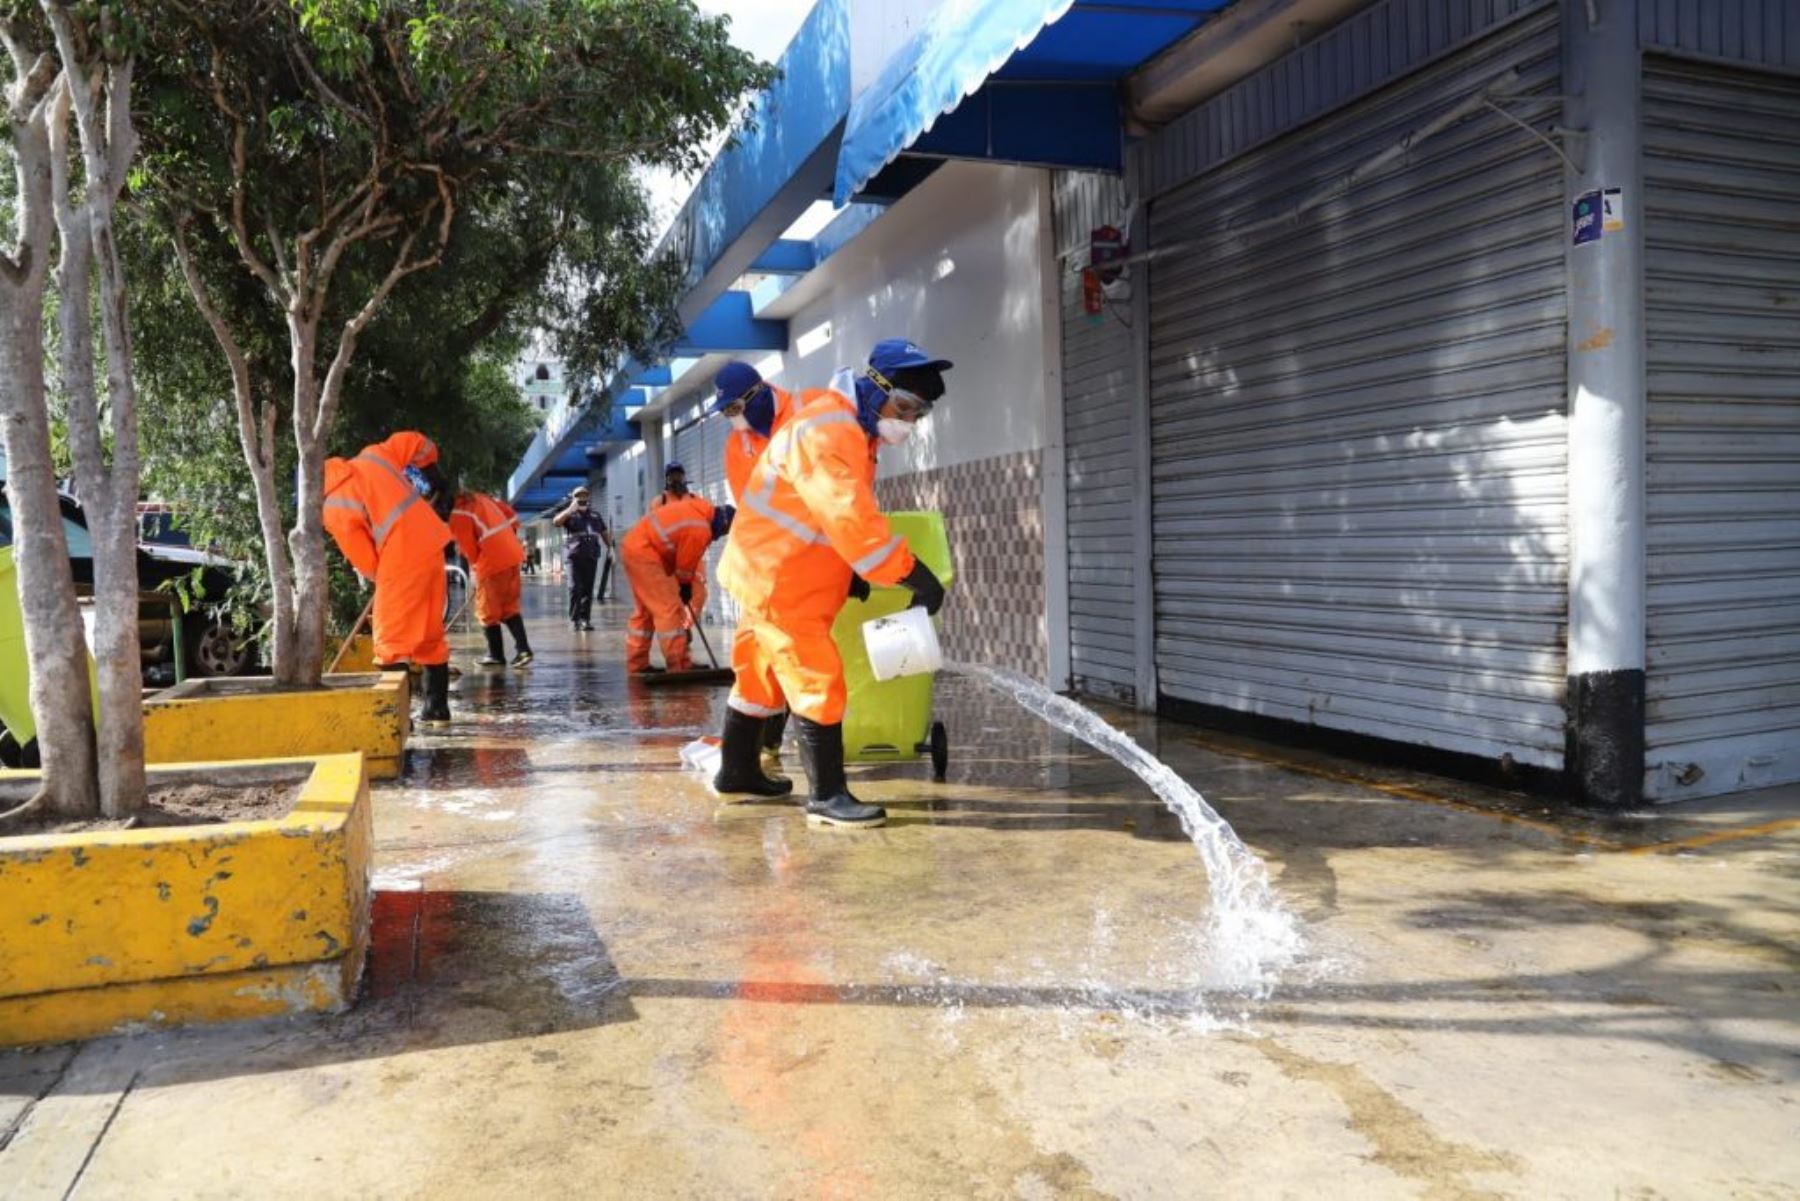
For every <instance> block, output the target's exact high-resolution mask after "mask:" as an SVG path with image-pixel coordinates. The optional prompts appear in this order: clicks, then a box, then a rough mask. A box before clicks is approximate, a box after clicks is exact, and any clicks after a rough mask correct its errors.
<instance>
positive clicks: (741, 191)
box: [660, 0, 850, 322]
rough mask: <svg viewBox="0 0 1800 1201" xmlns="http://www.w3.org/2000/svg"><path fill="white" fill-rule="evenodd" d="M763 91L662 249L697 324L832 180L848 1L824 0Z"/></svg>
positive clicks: (845, 94)
mask: <svg viewBox="0 0 1800 1201" xmlns="http://www.w3.org/2000/svg"><path fill="white" fill-rule="evenodd" d="M776 66H777V68H778V69H779V72H780V74H779V77H778V78H777V79H776V81H775V83H774V84H772V85H771V86H770V87H769V89H768V90H767V91H765V92H763V93H762V94H761V95H759V96H758V97H757V98H756V101H755V105H754V110H753V117H754V120H753V122H752V123H751V124H750V125H748V126H747V127H744V128H740V129H739V130H738V131H737V134H736V138H735V140H734V142H733V144H732V146H731V148H730V149H729V150H727V151H725V152H724V153H723V154H721V155H720V156H719V157H718V158H716V159H714V160H713V162H712V165H711V166H710V167H708V168H707V169H706V173H705V174H704V175H702V176H701V178H700V182H699V184H697V185H696V186H695V188H694V192H693V195H691V196H689V197H688V201H687V203H686V204H685V205H684V206H682V209H681V212H680V213H679V214H677V216H676V218H675V222H674V224H673V225H671V226H670V228H669V232H668V235H667V236H666V237H665V238H664V239H663V243H662V246H661V247H660V249H661V250H662V251H665V252H667V251H672V252H674V254H675V255H676V257H677V258H678V259H679V260H680V261H681V263H682V264H683V266H684V268H685V276H684V282H685V283H686V284H687V293H686V295H685V296H684V297H683V299H682V301H681V302H680V304H679V305H678V306H677V312H678V313H679V315H680V317H681V319H682V320H683V321H684V322H691V321H693V320H694V319H695V318H696V317H698V316H699V315H700V314H701V313H703V312H704V311H705V310H706V308H707V306H709V305H711V304H712V302H713V301H714V300H716V299H717V298H718V297H719V295H720V294H721V293H723V292H724V291H725V290H726V289H727V288H729V287H730V286H731V284H732V281H734V280H736V279H737V278H738V276H740V275H742V274H744V272H746V271H747V270H749V269H750V267H751V264H752V263H754V262H755V261H756V259H757V258H758V257H759V256H760V255H761V254H762V252H763V251H764V250H765V249H766V248H767V247H768V246H769V245H770V244H771V243H772V242H774V241H775V240H776V239H777V238H779V237H780V236H781V235H782V233H783V232H784V231H785V230H786V229H787V228H788V226H790V225H792V224H793V223H794V221H795V220H796V219H798V218H799V216H800V214H802V213H803V212H805V211H806V208H807V206H808V205H810V204H811V203H812V201H813V199H814V197H816V196H817V195H818V194H819V193H820V191H822V190H823V189H825V188H828V187H829V186H830V185H831V175H832V171H833V170H834V169H835V167H836V165H837V150H838V139H839V136H840V135H841V133H842V129H843V123H844V117H845V115H846V114H847V113H848V112H849V111H850V2H849V0H819V3H818V4H817V5H816V6H815V7H814V8H813V10H812V12H811V13H809V14H808V15H807V18H806V20H805V22H803V23H802V24H801V26H800V31H799V32H798V33H797V34H795V35H794V40H793V41H792V42H791V43H790V44H789V45H788V48H787V51H786V52H785V53H784V54H783V55H782V56H781V61H780V62H779V63H777V64H776Z"/></svg>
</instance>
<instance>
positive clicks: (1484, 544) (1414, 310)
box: [1071, 10, 1568, 767]
mask: <svg viewBox="0 0 1800 1201" xmlns="http://www.w3.org/2000/svg"><path fill="white" fill-rule="evenodd" d="M1559 55H1560V51H1559V48H1558V29H1557V16H1556V13H1555V12H1554V11H1553V10H1552V11H1545V12H1540V13H1538V14H1535V15H1533V16H1531V17H1528V18H1525V19H1523V20H1521V21H1518V22H1516V23H1514V24H1513V25H1511V26H1508V27H1507V28H1505V29H1503V30H1501V31H1499V32H1497V33H1495V34H1494V35H1492V36H1490V37H1489V38H1487V39H1484V40H1483V41H1481V42H1479V43H1476V44H1475V45H1474V46H1472V47H1470V48H1469V49H1467V50H1465V51H1463V52H1461V53H1459V54H1457V55H1455V56H1453V57H1451V58H1449V59H1447V60H1444V61H1442V62H1440V63H1438V64H1437V65H1435V66H1432V67H1430V68H1427V69H1426V70H1424V71H1421V72H1419V73H1417V74H1415V75H1413V76H1411V77H1409V78H1408V79H1406V80H1403V81H1401V82H1400V83H1397V84H1395V85H1393V86H1391V87H1389V88H1387V89H1385V90H1384V91H1381V92H1379V93H1376V94H1375V95H1373V96H1371V97H1369V98H1368V99H1366V100H1364V101H1361V102H1359V103H1357V104H1356V105H1354V106H1352V107H1351V108H1349V109H1347V110H1344V111H1341V112H1339V113H1337V114H1335V115H1333V116H1331V117H1328V118H1326V119H1324V120H1321V121H1319V122H1317V123H1315V124H1313V125H1311V126H1308V127H1306V128H1305V129H1302V130H1300V131H1299V132H1297V133H1295V134H1292V135H1290V136H1288V137H1286V138H1284V139H1282V140H1281V141H1279V142H1276V143H1274V144H1272V145H1270V146H1268V147H1265V148H1263V149H1261V150H1258V151H1255V152H1253V153H1252V154H1250V155H1247V156H1245V157H1243V158H1241V159H1238V160H1236V161H1234V162H1232V163H1230V164H1227V165H1226V166H1224V167H1222V168H1220V169H1219V170H1217V171H1215V172H1213V173H1211V174H1210V175H1208V176H1206V177H1203V178H1202V179H1200V180H1198V181H1196V182H1194V183H1192V184H1189V185H1187V186H1186V187H1184V188H1182V189H1181V190H1179V191H1176V192H1173V193H1170V194H1169V195H1168V196H1167V197H1165V198H1163V199H1162V200H1160V201H1158V203H1157V204H1156V205H1155V206H1154V207H1153V208H1152V210H1151V240H1152V245H1153V246H1168V245H1173V244H1178V243H1188V242H1195V243H1197V245H1196V246H1194V247H1193V248H1191V249H1188V250H1184V251H1182V252H1180V253H1179V254H1177V255H1175V256H1172V257H1170V258H1165V259H1159V260H1157V261H1156V262H1155V263H1154V264H1153V266H1152V268H1151V315H1152V321H1151V421H1152V436H1153V448H1154V449H1153V461H1154V465H1155V468H1154V481H1155V490H1154V496H1155V526H1156V543H1155V553H1156V572H1155V578H1156V622H1157V627H1156V656H1157V670H1158V673H1159V680H1160V682H1161V684H1160V686H1161V691H1162V692H1163V694H1164V695H1166V696H1168V697H1171V698H1175V699H1178V700H1183V701H1190V702H1197V703H1201V704H1206V705H1214V706H1222V707H1224V708H1228V709H1234V710H1240V711H1246V712H1253V713H1258V714H1263V715H1266V716H1272V717H1278V718H1286V719H1289V720H1294V721H1300V722H1307V723H1313V724H1317V725H1320V726H1328V727H1332V728H1335V729H1342V730H1349V731H1355V732H1358V733H1364V734H1371V735H1376V736H1379V737H1383V738H1390V739H1397V740H1401V741H1408V742H1415V743H1422V744H1425V745H1429V746H1433V747H1438V748H1443V749H1447V750H1452V751H1460V752H1466V753H1472V754H1478V755H1483V756H1488V757H1499V756H1503V755H1510V756H1512V757H1513V758H1514V759H1516V760H1518V761H1520V762H1523V763H1529V764H1534V765H1539V766H1546V767H1560V766H1561V765H1562V761H1563V746H1564V713H1563V694H1564V688H1565V669H1564V663H1565V659H1564V641H1565V634H1564V630H1565V623H1566V612H1567V573H1568V547H1567V533H1566V530H1567V523H1566V508H1567V499H1566V490H1567V483H1566V475H1565V462H1566V444H1565V440H1566V433H1567V423H1566V406H1565V403H1564V393H1565V390H1566V389H1565V376H1564V372H1565V368H1564V357H1563V348H1564V344H1565V312H1566V304H1565V300H1564V282H1563V246H1562V242H1563V234H1562V225H1563V222H1562V211H1561V210H1562V181H1561V170H1560V164H1559V163H1558V162H1557V160H1556V159H1555V157H1554V156H1552V155H1551V154H1550V153H1549V152H1548V151H1547V150H1546V149H1545V148H1544V147H1543V146H1542V145H1540V144H1538V143H1536V142H1534V141H1533V140H1532V139H1530V138H1529V137H1527V136H1525V135H1524V134H1523V133H1522V132H1521V131H1519V130H1518V129H1516V128H1515V127H1512V126H1510V125H1509V124H1508V123H1506V122H1505V121H1504V120H1502V119H1501V118H1499V117H1498V116H1495V115H1493V114H1482V115H1478V116H1476V117H1474V118H1471V119H1469V120H1467V121H1464V122H1462V123H1460V124H1458V125H1455V126H1453V127H1451V128H1450V129H1448V130H1446V131H1444V132H1443V133H1440V134H1439V135H1437V136H1436V137H1434V138H1432V139H1430V140H1428V141H1426V142H1424V143H1422V144H1420V145H1419V146H1418V147H1416V148H1415V149H1414V150H1413V152H1412V153H1411V155H1410V156H1409V159H1408V160H1406V161H1402V162H1399V163H1396V164H1394V165H1393V166H1391V167H1389V168H1388V169H1386V170H1384V171H1383V172H1381V173H1380V174H1378V175H1375V176H1372V177H1370V178H1369V179H1367V180H1365V181H1363V182H1362V183H1361V184H1359V185H1358V186H1357V187H1356V189H1355V190H1354V191H1352V192H1351V193H1350V194H1348V195H1347V196H1344V197H1341V198H1339V199H1336V200H1333V201H1331V202H1330V203H1328V204H1326V205H1325V206H1323V207H1321V208H1319V209H1317V210H1315V211H1314V212H1312V213H1311V214H1309V215H1307V216H1306V217H1304V218H1302V219H1300V220H1299V221H1297V222H1293V223H1281V224H1278V225H1275V226H1272V227H1265V228H1262V229H1260V230H1254V231H1252V232H1249V233H1247V234H1233V233H1231V232H1229V231H1230V229H1231V228H1232V227H1233V226H1246V225H1250V224H1251V223H1253V222H1256V221H1259V220H1261V219H1262V218H1265V217H1268V216H1271V215H1274V214H1278V213H1281V212H1284V211H1286V210H1287V209H1288V208H1290V207H1291V206H1292V205H1293V204H1294V203H1296V202H1297V201H1298V200H1300V199H1301V198H1303V197H1306V196H1308V195H1310V194H1313V193H1315V192H1317V191H1318V190H1320V189H1321V188H1322V187H1325V186H1327V185H1329V184H1331V183H1333V182H1335V181H1337V180H1338V179H1340V178H1342V177H1343V176H1344V175H1345V174H1346V173H1347V172H1348V171H1349V170H1351V169H1352V168H1353V167H1355V166H1357V165H1359V164H1360V163H1362V162H1364V161H1366V160H1368V159H1369V158H1371V157H1372V156H1373V155H1374V154H1376V153H1378V152H1379V151H1381V150H1384V149H1386V148H1387V147H1389V146H1391V145H1393V144H1394V143H1396V142H1397V141H1399V140H1400V139H1401V138H1402V137H1403V136H1405V135H1406V134H1407V133H1409V132H1410V131H1412V130H1415V129H1417V128H1419V127H1420V126H1422V125H1424V124H1425V123H1426V122H1427V121H1429V120H1430V119H1431V118H1432V117H1433V116H1434V115H1435V114H1436V113H1438V112H1441V111H1442V110H1443V109H1444V108H1447V107H1448V106H1449V105H1451V104H1453V103H1455V102H1456V101H1457V100H1459V99H1460V98H1461V97H1463V96H1465V95H1467V94H1469V93H1471V92H1474V91H1477V90H1479V89H1481V88H1483V87H1485V86H1487V85H1488V84H1489V83H1490V82H1491V81H1492V80H1493V79H1494V78H1496V77H1497V76H1499V75H1500V74H1501V73H1502V72H1504V71H1505V70H1506V69H1508V68H1509V67H1516V68H1517V69H1518V70H1519V71H1520V73H1521V75H1522V77H1523V80H1524V82H1523V83H1522V84H1521V90H1527V89H1528V90H1531V91H1534V92H1539V93H1544V94H1554V93H1556V92H1557V91H1558V76H1559ZM1519 111H1520V112H1523V113H1527V114H1531V115H1534V116H1540V115H1541V116H1542V117H1543V119H1545V120H1548V116H1549V114H1550V113H1551V112H1553V111H1554V109H1553V107H1552V106H1549V105H1542V106H1537V107H1535V108H1526V109H1520V110H1519ZM1222 231H1223V232H1222ZM1071 408H1073V406H1071ZM1071 443H1073V436H1072V435H1071Z"/></svg>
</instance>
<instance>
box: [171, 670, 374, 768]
mask: <svg viewBox="0 0 1800 1201" xmlns="http://www.w3.org/2000/svg"><path fill="white" fill-rule="evenodd" d="M326 679H327V681H329V682H330V683H331V684H332V685H333V686H332V687H327V688H317V689H309V690H307V691H304V692H277V691H274V690H273V688H272V687H270V686H269V685H268V682H267V681H255V680H246V679H231V680H190V681H188V682H187V683H186V684H182V685H179V686H177V687H175V688H171V689H169V690H167V691H165V692H161V693H158V694H157V695H156V696H155V697H153V698H151V699H150V700H149V701H147V702H146V703H145V705H144V750H145V755H146V758H147V759H148V760H149V762H151V763H194V762H228V761H237V760H245V759H293V758H310V757H313V756H316V755H347V754H361V755H362V756H363V759H364V760H365V761H366V762H367V764H368V770H369V776H370V777H371V778H372V779H376V780H392V779H394V778H396V777H398V776H399V774H400V768H401V765H402V763H403V762H404V759H405V755H406V736H407V730H408V720H407V709H408V705H409V697H410V689H409V686H408V684H407V679H406V673H405V672H386V673H382V674H379V675H376V674H361V675H336V676H327V677H326Z"/></svg>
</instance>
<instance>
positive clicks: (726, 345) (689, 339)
mask: <svg viewBox="0 0 1800 1201" xmlns="http://www.w3.org/2000/svg"><path fill="white" fill-rule="evenodd" d="M787 348H788V328H787V322H785V321H771V320H769V319H768V318H765V317H758V316H757V315H756V309H755V305H754V303H753V302H752V300H751V296H750V293H748V292H727V293H725V294H724V295H723V296H721V297H719V298H718V299H717V300H715V301H713V302H712V304H711V305H710V306H708V307H707V309H706V311H705V312H703V313H701V314H700V315H699V316H697V317H695V318H694V319H693V320H691V321H689V322H688V323H687V332H686V333H684V334H683V335H682V336H681V340H680V341H679V342H677V343H676V344H675V353H677V354H684V355H701V354H739V353H742V352H744V351H751V350H763V351H768V350H786V349H787Z"/></svg>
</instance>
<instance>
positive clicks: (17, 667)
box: [0, 546, 100, 746]
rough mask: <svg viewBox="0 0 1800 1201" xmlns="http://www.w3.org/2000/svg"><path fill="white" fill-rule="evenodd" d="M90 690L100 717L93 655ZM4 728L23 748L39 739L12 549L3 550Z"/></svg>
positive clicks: (0, 686) (0, 663) (0, 662)
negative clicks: (33, 712)
mask: <svg viewBox="0 0 1800 1201" xmlns="http://www.w3.org/2000/svg"><path fill="white" fill-rule="evenodd" d="M88 688H89V690H90V691H91V692H92V693H93V696H94V709H95V716H96V717H98V716H99V705H100V699H99V697H100V686H99V683H98V681H97V680H96V677H95V670H94V657H93V655H92V654H90V655H89V656H88ZM0 725H4V726H5V727H6V729H7V731H8V732H9V733H10V734H11V735H12V736H13V741H14V742H15V743H17V744H18V745H19V746H24V745H25V744H26V743H28V742H30V741H31V740H32V739H33V738H36V737H37V722H36V721H34V720H33V719H32V716H31V660H29V659H28V658H26V656H25V615H24V614H23V613H21V612H20V611H19V581H18V579H17V578H16V576H15V570H14V567H13V548H12V547H10V546H7V547H0Z"/></svg>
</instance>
